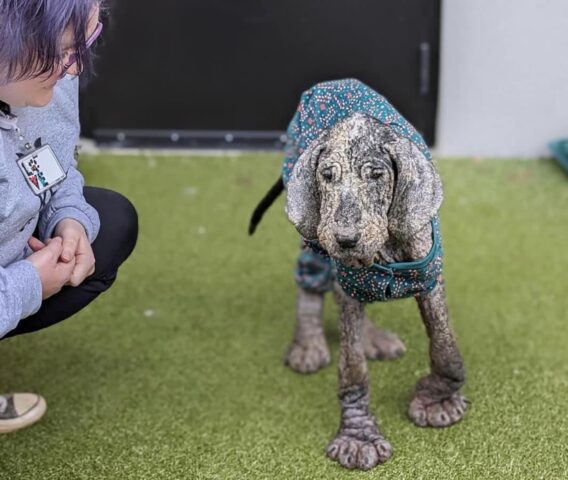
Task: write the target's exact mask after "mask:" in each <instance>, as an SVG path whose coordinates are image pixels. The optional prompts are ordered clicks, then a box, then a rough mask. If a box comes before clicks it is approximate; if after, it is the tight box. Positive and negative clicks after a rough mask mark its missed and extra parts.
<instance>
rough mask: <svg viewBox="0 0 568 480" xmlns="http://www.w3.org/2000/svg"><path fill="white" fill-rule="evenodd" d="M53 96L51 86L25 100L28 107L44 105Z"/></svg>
mask: <svg viewBox="0 0 568 480" xmlns="http://www.w3.org/2000/svg"><path fill="white" fill-rule="evenodd" d="M52 98H53V88H50V89H45V90H44V91H42V92H41V93H40V94H38V95H37V96H35V97H34V98H32V99H31V100H29V101H28V102H27V106H28V107H45V106H46V105H48V104H49V102H51V99H52Z"/></svg>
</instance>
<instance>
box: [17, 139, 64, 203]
mask: <svg viewBox="0 0 568 480" xmlns="http://www.w3.org/2000/svg"><path fill="white" fill-rule="evenodd" d="M18 166H19V167H20V170H21V171H22V173H23V174H24V177H26V180H27V182H28V185H29V187H30V188H31V189H32V192H33V193H34V194H35V195H41V194H42V193H43V192H45V191H46V190H49V189H50V188H53V187H54V186H55V185H57V184H58V183H60V182H62V181H63V180H65V178H66V177H67V174H66V173H65V171H64V170H63V168H62V167H61V164H60V163H59V160H57V157H56V156H55V153H53V150H52V149H51V147H50V146H49V145H44V146H43V147H40V148H38V149H37V150H34V151H33V152H32V153H30V154H28V155H26V156H25V157H22V158H20V159H19V160H18Z"/></svg>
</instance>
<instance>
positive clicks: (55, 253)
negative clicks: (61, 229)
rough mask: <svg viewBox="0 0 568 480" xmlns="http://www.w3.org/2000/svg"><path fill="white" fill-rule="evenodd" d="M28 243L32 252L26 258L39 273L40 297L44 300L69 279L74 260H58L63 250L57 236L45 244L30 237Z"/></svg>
mask: <svg viewBox="0 0 568 480" xmlns="http://www.w3.org/2000/svg"><path fill="white" fill-rule="evenodd" d="M28 243H29V245H30V247H31V249H32V250H33V251H34V253H32V254H31V255H30V256H29V257H28V258H27V259H26V260H28V261H29V262H31V263H32V265H33V266H34V267H35V268H36V270H37V271H38V273H39V278H40V281H41V298H42V299H43V300H45V299H46V298H49V297H51V296H52V295H55V294H56V293H57V292H59V290H61V289H62V288H63V286H64V285H65V284H67V282H69V281H70V279H71V275H72V273H73V269H74V268H75V260H72V261H71V262H67V263H64V262H60V261H59V257H60V256H61V253H62V252H63V241H62V239H61V238H59V237H56V238H52V239H50V240H48V242H47V245H45V244H43V243H42V242H40V241H39V240H38V239H37V238H34V237H32V238H30V240H29V242H28Z"/></svg>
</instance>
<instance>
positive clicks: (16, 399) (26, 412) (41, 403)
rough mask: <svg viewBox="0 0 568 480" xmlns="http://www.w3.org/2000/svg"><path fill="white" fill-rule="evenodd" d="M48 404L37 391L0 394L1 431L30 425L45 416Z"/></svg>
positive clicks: (6, 431) (4, 431) (9, 430)
mask: <svg viewBox="0 0 568 480" xmlns="http://www.w3.org/2000/svg"><path fill="white" fill-rule="evenodd" d="M46 410H47V404H46V403H45V400H44V398H43V397H42V396H41V395H36V394H35V393H10V394H7V395H0V433H8V432H13V431H15V430H19V429H20V428H25V427H29V426H30V425H32V424H34V423H35V422H37V421H38V420H39V419H40V418H41V417H43V415H44V413H45V411H46Z"/></svg>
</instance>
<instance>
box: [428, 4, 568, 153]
mask: <svg viewBox="0 0 568 480" xmlns="http://www.w3.org/2000/svg"><path fill="white" fill-rule="evenodd" d="M441 34H442V37H441V49H442V51H441V59H440V60H441V71H440V74H441V76H440V93H439V105H438V127H437V141H436V148H435V151H436V154H437V155H438V156H465V155H475V156H490V157H528V156H541V155H549V153H548V149H547V146H546V144H547V142H548V141H549V140H551V139H555V138H559V137H568V0H442V33H441Z"/></svg>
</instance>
